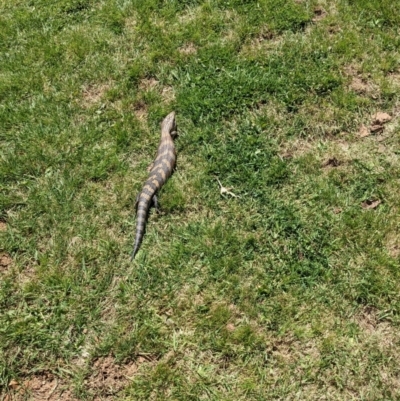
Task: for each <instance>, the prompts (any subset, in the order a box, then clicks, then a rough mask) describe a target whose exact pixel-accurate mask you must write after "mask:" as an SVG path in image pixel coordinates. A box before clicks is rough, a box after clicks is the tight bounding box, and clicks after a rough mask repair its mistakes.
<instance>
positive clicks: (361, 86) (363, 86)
mask: <svg viewBox="0 0 400 401" xmlns="http://www.w3.org/2000/svg"><path fill="white" fill-rule="evenodd" d="M344 73H345V75H346V76H347V77H349V79H351V82H350V83H349V88H350V89H351V90H352V91H354V92H356V93H358V94H360V95H367V96H369V97H371V98H372V99H377V98H378V96H379V88H378V86H377V85H376V84H375V83H374V82H372V79H371V78H370V77H364V76H363V75H362V74H361V72H360V71H359V70H358V69H357V67H356V66H354V65H348V66H346V67H345V68H344Z"/></svg>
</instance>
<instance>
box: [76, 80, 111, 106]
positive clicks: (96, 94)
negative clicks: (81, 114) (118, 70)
mask: <svg viewBox="0 0 400 401" xmlns="http://www.w3.org/2000/svg"><path fill="white" fill-rule="evenodd" d="M110 87H111V85H110V84H100V85H88V86H85V87H84V88H83V93H82V105H83V107H90V106H92V105H94V104H96V103H99V102H100V101H101V100H102V98H103V96H104V93H105V92H106V91H107V90H109V89H110Z"/></svg>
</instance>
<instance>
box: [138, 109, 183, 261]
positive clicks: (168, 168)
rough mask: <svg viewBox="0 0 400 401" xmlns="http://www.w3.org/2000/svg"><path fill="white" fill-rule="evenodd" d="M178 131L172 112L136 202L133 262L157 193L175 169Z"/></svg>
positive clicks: (165, 124) (165, 120) (165, 121)
mask: <svg viewBox="0 0 400 401" xmlns="http://www.w3.org/2000/svg"><path fill="white" fill-rule="evenodd" d="M176 129H177V127H176V122H175V113H174V112H172V113H169V114H168V115H167V117H165V118H164V120H163V122H162V123H161V141H160V145H159V146H158V151H157V156H156V158H155V160H154V163H153V166H152V168H151V170H150V174H149V178H147V180H146V182H145V184H144V186H143V188H142V191H141V192H140V194H139V195H138V198H137V200H136V214H137V222H136V237H135V245H134V247H133V252H132V257H131V260H133V259H134V257H135V255H136V254H137V252H138V251H139V248H140V245H141V243H142V240H143V236H144V233H145V229H146V222H147V215H148V213H149V209H150V206H151V205H152V204H154V205H155V206H156V207H157V205H158V202H157V192H158V191H159V190H160V189H161V187H162V186H163V185H164V184H165V182H166V181H167V180H168V178H169V177H170V176H171V175H172V173H173V171H174V169H175V164H176V150H175V146H174V141H173V140H174V139H175V137H176V136H177V131H176Z"/></svg>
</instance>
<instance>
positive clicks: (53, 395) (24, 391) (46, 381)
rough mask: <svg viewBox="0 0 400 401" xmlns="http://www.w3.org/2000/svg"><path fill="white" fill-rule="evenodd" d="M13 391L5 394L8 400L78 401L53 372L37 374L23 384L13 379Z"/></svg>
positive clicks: (11, 386) (10, 385)
mask: <svg viewBox="0 0 400 401" xmlns="http://www.w3.org/2000/svg"><path fill="white" fill-rule="evenodd" d="M9 387H10V388H11V389H12V391H11V392H10V393H9V394H7V395H6V396H5V400H7V401H23V400H31V401H43V400H47V401H56V400H57V401H78V399H77V398H75V397H74V396H73V394H72V392H71V390H69V389H68V386H67V385H66V384H65V383H64V382H62V381H61V380H59V379H57V378H56V377H55V376H54V375H52V374H51V373H42V374H37V375H35V376H33V377H31V378H29V379H26V380H25V381H24V382H23V383H22V384H19V383H18V382H17V381H15V380H11V382H10V383H9Z"/></svg>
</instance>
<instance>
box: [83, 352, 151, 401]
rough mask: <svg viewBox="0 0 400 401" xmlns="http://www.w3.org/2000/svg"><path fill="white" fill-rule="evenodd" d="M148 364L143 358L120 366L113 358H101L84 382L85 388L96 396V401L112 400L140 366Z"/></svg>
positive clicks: (140, 357)
mask: <svg viewBox="0 0 400 401" xmlns="http://www.w3.org/2000/svg"><path fill="white" fill-rule="evenodd" d="M146 362H148V359H146V358H145V357H143V356H139V357H138V358H137V360H136V361H135V362H130V363H127V364H125V365H118V364H117V363H116V362H115V360H114V358H113V357H111V356H107V357H102V358H99V359H97V360H96V361H95V362H94V364H93V367H92V372H91V374H90V375H89V376H88V378H87V379H86V380H85V382H84V383H85V387H86V388H87V389H88V391H89V392H90V393H91V394H93V395H94V397H95V398H94V400H98V401H100V400H107V399H111V398H112V397H113V396H114V395H116V394H117V393H119V392H120V391H121V390H123V389H124V388H125V387H126V386H127V385H128V383H129V381H130V380H132V378H133V376H134V375H135V374H136V373H137V371H138V369H139V366H140V365H142V364H143V363H146Z"/></svg>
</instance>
